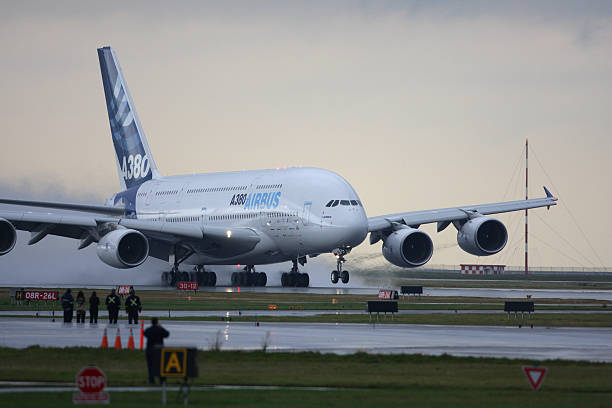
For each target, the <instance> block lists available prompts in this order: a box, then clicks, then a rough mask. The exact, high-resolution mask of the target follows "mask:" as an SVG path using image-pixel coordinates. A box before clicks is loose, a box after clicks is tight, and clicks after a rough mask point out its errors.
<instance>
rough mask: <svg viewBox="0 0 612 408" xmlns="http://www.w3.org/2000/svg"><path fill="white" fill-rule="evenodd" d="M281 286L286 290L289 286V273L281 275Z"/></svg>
mask: <svg viewBox="0 0 612 408" xmlns="http://www.w3.org/2000/svg"><path fill="white" fill-rule="evenodd" d="M281 286H282V287H283V288H284V287H285V286H287V272H283V274H282V275H281Z"/></svg>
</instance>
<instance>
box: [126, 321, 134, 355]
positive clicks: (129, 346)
mask: <svg viewBox="0 0 612 408" xmlns="http://www.w3.org/2000/svg"><path fill="white" fill-rule="evenodd" d="M127 348H128V349H129V350H134V332H133V331H132V328H131V327H130V338H129V339H128V345H127Z"/></svg>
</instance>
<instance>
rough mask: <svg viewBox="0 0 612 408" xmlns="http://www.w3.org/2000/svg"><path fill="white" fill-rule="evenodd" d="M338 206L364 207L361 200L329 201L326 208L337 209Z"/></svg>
mask: <svg viewBox="0 0 612 408" xmlns="http://www.w3.org/2000/svg"><path fill="white" fill-rule="evenodd" d="M338 204H340V205H358V206H360V207H363V205H362V204H361V201H359V200H329V202H328V203H327V204H325V206H326V207H337V206H338Z"/></svg>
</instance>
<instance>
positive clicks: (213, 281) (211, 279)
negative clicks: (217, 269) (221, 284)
mask: <svg viewBox="0 0 612 408" xmlns="http://www.w3.org/2000/svg"><path fill="white" fill-rule="evenodd" d="M208 286H212V287H213V288H214V287H215V286H217V274H216V273H214V272H208Z"/></svg>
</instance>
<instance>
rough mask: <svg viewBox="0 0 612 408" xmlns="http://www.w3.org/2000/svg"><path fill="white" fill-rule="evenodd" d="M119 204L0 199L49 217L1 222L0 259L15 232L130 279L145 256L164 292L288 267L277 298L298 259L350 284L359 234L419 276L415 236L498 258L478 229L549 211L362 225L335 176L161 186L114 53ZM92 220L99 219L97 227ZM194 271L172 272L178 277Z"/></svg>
mask: <svg viewBox="0 0 612 408" xmlns="http://www.w3.org/2000/svg"><path fill="white" fill-rule="evenodd" d="M98 57H99V60H100V69H101V72H102V83H103V85H104V94H105V96H106V106H107V110H108V118H109V121H110V128H111V134H112V138H113V144H114V146H115V152H116V154H117V167H118V170H119V181H120V183H121V190H122V191H121V192H119V193H117V194H115V195H113V196H112V197H111V198H110V199H109V200H108V201H107V203H106V205H84V204H73V203H59V202H42V201H26V200H14V199H0V203H5V204H13V205H23V206H35V207H46V208H56V209H62V210H70V211H68V212H67V211H63V212H61V213H58V214H50V213H47V212H44V213H43V212H40V213H37V212H30V211H23V212H7V211H3V212H0V255H4V254H7V253H8V252H9V251H11V250H12V249H13V247H14V246H15V242H16V239H17V233H16V230H24V231H30V232H31V238H30V240H29V242H28V244H29V245H32V244H35V243H37V242H39V241H40V240H41V239H43V238H44V237H45V236H47V235H49V234H51V235H59V236H63V237H68V238H74V239H78V240H80V244H79V249H82V248H85V247H87V246H89V245H91V244H92V243H96V251H97V254H98V257H99V258H100V259H101V260H102V261H103V262H105V263H107V264H108V265H111V266H113V267H115V268H132V267H135V266H138V265H140V264H142V263H143V262H144V261H145V260H146V259H147V257H149V256H152V257H155V258H159V259H162V260H165V261H168V262H169V263H170V265H171V266H172V269H171V271H170V272H164V273H163V274H162V281H163V282H164V283H166V284H169V285H173V284H174V283H175V282H177V281H178V280H197V281H198V282H199V283H200V284H202V285H209V286H214V285H215V284H216V280H217V277H216V275H215V273H214V272H207V271H205V270H204V266H205V265H236V264H240V265H246V266H245V268H244V271H243V272H235V273H233V274H232V284H234V285H248V286H265V285H266V283H267V276H266V274H265V273H262V272H259V273H257V272H255V265H266V264H272V263H278V262H284V261H293V267H292V268H291V270H290V271H287V272H286V273H283V275H282V279H281V283H282V285H283V286H298V287H306V286H309V276H308V274H306V273H300V272H299V271H298V264H301V265H304V264H305V263H306V260H307V257H314V256H317V255H319V254H325V253H333V254H334V255H335V256H336V257H337V268H336V269H335V270H334V271H332V273H331V281H332V282H333V283H337V282H338V281H339V280H341V281H342V282H343V283H347V282H348V281H349V273H348V271H347V270H343V268H342V266H343V263H344V262H345V256H346V255H347V254H348V253H349V252H350V251H351V249H352V248H354V247H356V246H357V245H359V244H361V243H362V242H363V241H364V240H365V238H366V236H367V235H368V233H369V234H370V244H374V243H376V242H378V241H380V240H382V242H383V245H382V252H383V255H384V257H385V258H386V259H387V260H388V261H389V262H391V263H392V264H394V265H397V266H400V267H406V268H410V267H417V266H421V265H424V264H425V263H426V262H427V261H429V259H430V258H431V256H432V253H433V243H432V241H431V238H430V237H429V236H428V235H427V234H426V233H425V232H423V231H421V230H419V229H418V228H419V226H420V225H422V224H428V223H434V222H436V223H437V224H438V232H440V231H442V230H444V229H445V228H446V227H448V226H449V225H450V224H453V226H454V227H455V228H456V229H457V231H458V232H457V242H458V244H459V246H460V247H461V248H462V249H463V250H464V251H466V252H468V253H470V254H473V255H479V256H482V255H492V254H496V253H498V252H499V251H501V250H502V249H503V248H504V246H505V245H506V242H507V240H508V232H507V230H506V227H505V226H504V224H502V223H501V222H500V221H499V220H497V219H495V218H491V217H487V215H490V214H497V213H503V212H509V211H518V210H524V209H529V208H537V207H550V206H552V205H555V204H556V201H557V199H556V198H555V197H553V195H552V194H551V193H550V192H549V191H548V190H547V189H546V187H544V190H545V193H546V197H545V198H538V199H531V200H520V201H510V202H501V203H494V204H481V205H469V206H461V207H455V208H444V209H438V210H426V211H416V212H405V213H399V214H388V215H381V216H377V217H370V218H368V217H367V216H366V214H365V211H364V209H363V206H362V204H361V201H360V199H359V196H358V195H357V193H356V192H355V190H354V189H353V187H351V185H350V184H349V183H348V182H347V181H346V180H345V179H344V178H342V177H341V176H339V175H338V174H336V173H333V172H331V171H328V170H323V169H318V168H287V169H277V170H255V171H240V172H228V173H210V174H199V175H188V176H171V177H164V176H162V175H161V174H160V173H159V171H158V170H157V167H156V165H155V162H154V161H153V156H152V155H151V152H150V150H149V146H148V144H147V141H146V139H145V136H144V132H143V130H142V126H141V125H140V121H139V120H138V116H137V114H136V110H135V108H134V102H133V101H132V98H131V96H130V93H129V91H128V88H127V84H126V82H125V79H124V77H123V73H122V72H121V68H120V66H119V61H118V59H117V56H116V54H115V52H114V51H113V49H112V48H110V47H104V48H99V49H98ZM96 214H97V215H96ZM182 263H184V264H187V265H193V266H194V272H192V273H187V272H180V271H179V265H180V264H182Z"/></svg>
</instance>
